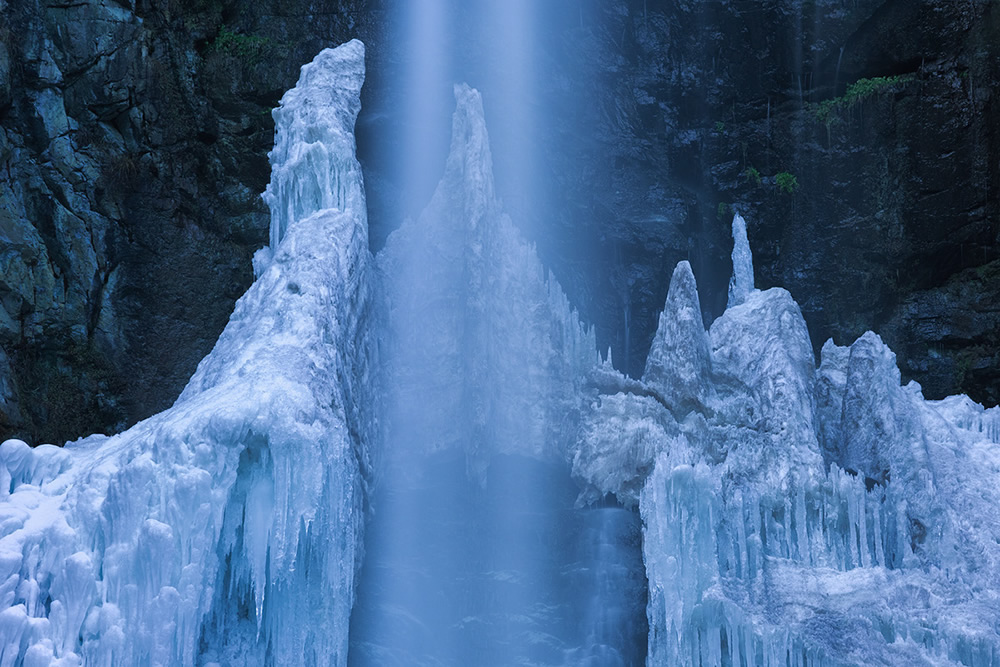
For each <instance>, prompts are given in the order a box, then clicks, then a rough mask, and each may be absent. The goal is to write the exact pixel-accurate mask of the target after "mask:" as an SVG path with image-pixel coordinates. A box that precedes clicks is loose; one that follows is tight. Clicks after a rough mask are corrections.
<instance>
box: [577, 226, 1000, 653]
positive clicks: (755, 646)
mask: <svg viewBox="0 0 1000 667" xmlns="http://www.w3.org/2000/svg"><path fill="white" fill-rule="evenodd" d="M733 235H734V251H733V267H734V275H733V280H732V282H731V283H730V307H729V308H728V309H727V310H726V312H725V313H724V314H723V315H722V316H721V317H720V318H719V319H717V320H716V321H715V322H714V323H713V324H712V326H711V328H710V330H709V331H708V332H706V331H705V330H704V329H703V328H702V327H701V318H700V315H699V310H698V307H697V292H696V290H695V288H694V279H693V276H692V275H691V272H690V268H689V267H688V266H687V263H686V262H682V263H681V264H680V265H678V267H677V269H676V270H675V271H674V275H673V280H672V281H671V285H670V292H669V294H668V296H667V302H666V307H665V309H664V313H663V315H662V316H661V318H660V328H659V331H658V332H657V334H656V337H655V339H654V342H653V348H652V349H651V350H650V355H649V361H648V363H647V367H646V373H645V375H644V376H643V378H642V380H641V381H633V380H626V379H625V378H619V380H618V382H617V385H616V383H615V382H612V381H610V380H608V379H605V381H604V384H605V385H606V386H610V387H611V390H609V391H607V393H606V394H605V395H602V396H601V397H600V399H599V400H598V401H597V402H596V403H594V404H593V407H592V410H591V412H590V414H589V415H587V416H585V418H584V422H583V424H584V425H583V428H582V430H581V438H580V442H579V446H578V449H577V452H576V455H575V459H574V472H575V473H576V475H577V476H578V478H580V479H581V480H583V481H584V482H585V483H586V484H587V485H589V486H590V487H591V488H592V489H593V490H594V491H593V492H592V493H597V494H600V493H608V492H612V493H616V494H618V495H619V497H620V498H621V499H622V501H623V502H625V503H635V502H638V504H639V508H640V514H641V516H642V520H643V524H644V539H643V555H644V560H645V564H646V573H647V576H648V579H649V608H648V614H649V624H650V633H649V654H648V663H647V664H649V665H691V666H696V665H733V666H736V665H742V666H745V667H750V666H768V667H773V666H776V665H780V666H782V667H791V666H806V665H870V664H891V665H970V666H972V665H996V664H998V663H1000V641H998V640H1000V637H998V632H997V622H998V620H1000V602H998V599H1000V598H998V595H997V588H996V583H995V582H996V581H997V576H998V575H1000V558H998V557H997V553H998V552H997V548H996V545H997V544H1000V541H998V540H1000V524H998V523H997V522H996V520H995V508H996V507H997V506H998V503H1000V490H998V486H997V485H996V483H995V480H996V479H997V475H998V473H1000V438H998V437H997V435H998V434H997V430H996V413H997V408H993V409H991V410H984V409H983V408H982V406H979V405H977V404H975V403H973V402H972V401H970V400H969V399H968V398H966V397H952V398H949V399H946V400H944V401H926V400H924V399H923V397H922V396H921V393H920V388H919V387H918V386H917V385H916V384H914V383H910V384H909V385H907V386H905V387H904V386H900V381H899V371H898V370H897V368H896V364H895V356H894V355H893V354H892V352H890V351H889V349H888V348H887V347H886V346H885V345H884V344H883V343H882V341H881V340H880V339H879V337H878V336H876V335H875V334H873V333H870V332H869V333H867V334H865V335H864V336H862V337H861V338H859V339H858V340H857V341H856V342H855V343H854V344H853V345H851V346H849V347H838V346H836V345H834V344H833V343H832V342H828V343H827V344H826V346H825V347H824V348H823V354H822V363H821V364H820V367H819V368H818V369H817V368H816V367H815V363H814V361H813V353H812V349H811V346H810V344H809V338H808V335H807V332H806V327H805V323H804V321H803V319H802V315H801V313H800V312H799V308H798V306H797V305H796V304H795V302H794V301H793V300H792V298H791V296H790V295H789V294H788V292H786V291H785V290H782V289H779V288H774V289H769V290H765V291H754V290H753V289H752V287H753V277H752V276H753V274H752V263H751V259H750V257H749V247H748V245H747V241H746V227H745V223H744V222H743V220H742V219H741V218H740V217H739V216H737V217H736V219H734V222H733ZM604 372H605V373H606V374H608V373H613V371H610V370H605V371H604ZM616 386H617V387H619V388H621V389H622V390H623V391H619V392H618V393H612V392H613V390H614V388H615V387H616Z"/></svg>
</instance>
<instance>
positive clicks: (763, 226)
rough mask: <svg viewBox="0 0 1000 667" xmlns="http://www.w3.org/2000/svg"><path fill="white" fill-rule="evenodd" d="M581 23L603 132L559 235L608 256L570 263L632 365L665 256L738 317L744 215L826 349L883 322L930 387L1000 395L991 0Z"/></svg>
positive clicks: (717, 309)
mask: <svg viewBox="0 0 1000 667" xmlns="http://www.w3.org/2000/svg"><path fill="white" fill-rule="evenodd" d="M574 30H576V34H577V35H578V37H577V38H576V39H572V40H569V39H566V40H562V41H561V42H558V44H559V46H558V47H555V48H556V49H558V51H559V53H560V54H563V56H564V57H563V58H559V60H560V61H563V60H565V61H569V60H571V59H572V58H576V59H577V61H578V62H586V63H587V66H588V67H593V68H595V69H596V71H597V74H596V75H595V74H593V73H591V74H590V75H589V76H588V77H582V76H581V77H578V78H575V79H574V78H572V77H569V81H570V84H569V90H570V91H571V92H575V94H577V95H578V99H587V100H588V103H587V104H585V105H581V106H580V110H579V111H577V112H576V113H577V114H578V115H581V114H582V115H583V116H584V117H585V120H586V122H587V126H588V127H590V128H593V137H591V139H590V142H589V143H582V144H580V148H579V151H580V152H582V153H583V155H582V156H581V155H579V154H572V155H571V154H565V155H561V156H559V157H557V161H558V168H557V169H556V171H558V173H560V174H561V175H562V176H561V177H562V178H563V180H564V181H566V182H572V181H574V180H575V181H577V182H581V183H586V185H585V186H582V187H580V186H576V187H574V186H569V187H568V188H566V190H567V193H568V195H567V200H568V201H574V202H575V205H571V206H568V207H567V209H566V210H567V211H568V213H567V214H566V215H564V216H562V217H561V218H560V220H562V225H563V227H562V228H561V231H560V233H561V234H564V235H573V234H576V235H580V234H589V233H590V230H591V229H598V230H599V232H598V233H599V234H600V235H601V237H602V238H603V240H604V245H605V246H606V247H607V248H608V249H609V250H608V251H606V253H605V254H604V255H600V254H598V255H597V256H589V257H588V256H585V255H584V253H582V252H581V253H577V254H576V255H573V254H572V253H564V255H563V258H560V259H558V260H553V262H554V263H557V262H561V263H562V264H563V265H565V266H566V267H567V270H559V268H557V269H556V272H557V274H558V275H560V276H561V278H562V281H563V284H564V285H567V290H568V292H569V293H570V297H571V298H576V297H577V296H579V295H581V294H582V295H583V297H582V298H581V299H580V300H578V301H577V303H578V304H579V305H580V306H581V308H583V311H584V314H585V315H590V316H592V317H593V318H594V319H595V321H596V322H597V323H598V333H599V338H600V337H601V335H603V336H607V337H608V338H605V340H609V339H610V340H609V342H610V343H611V344H612V346H613V347H614V349H615V358H616V360H619V361H620V362H621V364H622V366H623V367H625V368H626V369H627V370H628V371H629V372H630V373H631V374H632V375H633V376H636V377H637V376H638V375H639V374H640V373H641V370H642V361H643V359H644V358H645V351H646V349H647V346H648V345H649V341H650V339H651V337H652V334H653V330H654V328H655V315H656V309H657V308H658V306H659V304H660V303H661V301H662V299H663V295H664V294H665V293H666V287H667V281H668V278H669V274H668V272H667V271H666V270H664V269H662V268H661V267H664V266H672V265H673V264H674V263H676V262H677V261H679V260H683V259H687V260H688V261H690V263H691V265H692V268H693V270H694V273H695V276H696V277H697V279H698V283H699V286H700V288H701V294H702V306H703V308H704V310H705V319H706V322H710V321H711V320H712V319H714V317H717V316H718V315H719V314H720V313H721V311H722V309H723V307H724V306H725V283H724V282H723V281H724V280H725V279H726V278H727V277H728V276H729V273H730V272H729V266H728V256H729V250H730V248H731V246H730V245H729V240H728V223H729V220H730V219H731V217H732V215H731V209H735V210H737V211H739V212H742V213H743V214H744V215H745V217H746V218H747V221H748V224H749V226H750V228H751V229H750V231H751V233H750V237H751V239H753V248H752V249H753V252H754V256H755V260H756V262H755V269H756V279H757V280H756V282H757V285H758V286H759V287H761V288H768V287H771V286H775V285H781V286H783V287H786V288H787V289H788V290H789V291H790V292H791V293H792V295H793V296H794V297H795V299H796V300H797V301H798V302H799V303H800V304H801V306H802V311H803V315H804V316H805V318H806V322H807V323H808V325H809V329H810V332H811V334H812V336H813V338H812V343H813V346H814V349H815V350H816V351H817V352H818V349H819V346H820V345H821V344H822V343H823V341H825V340H826V339H827V338H829V337H831V336H833V337H834V338H835V340H836V341H837V342H839V343H841V344H843V343H847V342H849V341H851V340H854V339H855V338H856V337H857V336H859V335H860V334H861V333H862V332H863V331H865V330H866V329H873V330H875V331H877V332H880V333H882V335H883V337H884V338H885V341H886V343H887V344H888V345H889V346H890V347H892V348H893V349H895V350H896V351H897V353H898V354H899V362H900V366H901V370H902V372H903V376H904V378H912V379H916V380H918V381H919V382H920V383H921V384H923V386H924V389H925V391H926V392H927V393H928V395H930V396H937V397H940V396H943V395H945V394H947V393H954V392H958V391H966V392H969V393H970V394H971V395H972V396H973V397H974V398H977V399H978V400H981V401H984V402H986V403H994V402H996V401H997V400H998V398H1000V396H998V395H997V386H1000V385H998V383H997V375H996V371H995V370H994V369H995V368H996V367H997V361H998V359H997V342H998V341H997V338H996V331H997V330H998V319H997V312H996V308H995V306H994V305H992V304H995V303H996V302H997V301H996V297H997V289H998V288H997V280H996V278H995V277H996V272H997V266H998V264H997V259H998V256H1000V255H998V244H997V232H998V229H997V226H996V224H995V222H994V221H995V220H996V217H997V198H996V197H995V196H993V194H992V193H993V192H994V191H995V189H996V182H997V175H998V174H997V167H996V164H997V161H996V159H995V151H996V128H997V127H998V124H997V105H996V104H995V103H994V101H993V100H994V95H995V93H994V92H993V90H995V86H994V85H993V82H995V81H996V80H997V76H998V69H997V67H998V60H997V47H996V44H998V43H1000V42H998V40H997V30H998V14H997V9H996V7H995V6H994V4H993V3H989V2H981V1H974V2H966V3H953V2H947V1H942V0H920V1H918V2H904V1H901V0H900V1H892V0H889V1H886V0H862V1H860V2H851V3H844V2H841V1H840V0H817V1H815V2H803V1H800V0H774V1H769V2H761V3H753V7H752V8H749V7H748V6H746V5H744V4H743V3H738V2H719V3H698V2H675V3H653V2H638V1H635V2H631V3H624V2H623V3H606V4H601V5H600V8H599V7H598V6H597V5H596V4H595V5H593V6H588V8H587V9H585V11H583V13H582V14H581V18H580V24H579V26H577V27H575V28H574ZM595 79H596V80H597V81H598V83H597V84H596V85H595V83H594V81H595ZM561 122H562V123H563V124H564V125H569V126H572V124H571V123H566V122H565V120H564V119H562V120H561ZM596 165H601V166H600V167H597V166H596ZM581 245H582V243H581ZM543 248H544V245H543ZM543 255H544V253H543ZM595 264H596V265H599V266H601V267H602V268H601V269H600V270H599V271H594V270H593V268H592V267H593V266H594V265H595ZM588 271H589V273H588ZM588 275H592V276H593V277H588ZM626 323H627V324H628V325H629V326H627V327H626V326H625V325H626ZM626 331H627V332H628V338H627V342H626V335H625V332H626ZM623 348H624V349H623Z"/></svg>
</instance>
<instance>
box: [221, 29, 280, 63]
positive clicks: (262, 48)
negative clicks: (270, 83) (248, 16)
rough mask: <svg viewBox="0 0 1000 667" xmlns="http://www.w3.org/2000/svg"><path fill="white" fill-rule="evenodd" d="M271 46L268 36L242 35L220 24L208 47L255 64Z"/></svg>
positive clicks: (271, 42) (272, 44)
mask: <svg viewBox="0 0 1000 667" xmlns="http://www.w3.org/2000/svg"><path fill="white" fill-rule="evenodd" d="M272 46H274V41H273V40H271V39H270V38H268V37H260V36H259V35H244V34H242V33H238V32H233V31H232V30H230V29H229V28H227V27H226V26H222V27H221V28H219V34H218V35H216V37H215V41H214V42H212V46H211V47H210V49H211V50H212V51H215V52H217V53H221V54H224V55H228V56H231V57H233V58H236V59H238V60H240V61H242V62H243V63H245V64H247V65H256V64H257V63H259V62H261V61H262V60H263V59H264V57H265V56H266V55H267V53H268V51H269V50H270V48H271V47H272Z"/></svg>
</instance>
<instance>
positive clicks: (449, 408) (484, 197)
mask: <svg viewBox="0 0 1000 667" xmlns="http://www.w3.org/2000/svg"><path fill="white" fill-rule="evenodd" d="M455 100H456V110H455V115H454V119H453V127H452V140H451V151H450V153H449V156H448V161H447V164H446V166H445V173H444V177H443V179H442V181H441V183H440V185H439V186H438V187H437V189H436V191H435V193H434V196H433V198H432V199H431V202H430V204H429V205H428V206H427V208H426V209H425V210H424V211H423V213H422V214H421V215H420V217H419V218H418V219H417V220H413V221H407V222H406V223H404V224H403V226H402V227H401V228H400V229H398V230H397V231H395V232H394V233H393V234H392V235H391V236H390V237H389V239H388V241H387V243H386V247H385V248H384V249H383V250H382V252H381V253H379V256H378V264H379V269H380V272H381V276H382V280H383V282H384V284H385V286H386V294H387V303H388V312H389V326H388V331H387V332H386V338H387V340H388V353H387V359H388V360H387V364H388V368H389V375H388V377H389V380H388V382H387V386H388V387H389V388H390V391H391V398H390V400H391V403H390V406H389V426H390V428H393V427H394V426H398V428H395V430H394V431H393V433H392V434H391V436H390V438H389V441H388V444H387V449H388V452H387V456H389V457H392V456H393V455H394V452H397V451H406V452H408V453H411V454H412V453H413V452H414V451H416V450H419V451H420V452H424V453H429V452H433V451H440V450H444V449H450V448H454V447H458V448H461V449H463V450H465V451H466V452H467V454H468V457H469V463H470V468H477V467H479V468H481V467H482V465H484V462H485V460H486V459H487V458H488V457H489V456H491V455H493V454H498V453H506V454H522V455H526V456H531V457H534V458H538V459H544V460H550V461H551V460H562V459H563V457H564V455H565V452H566V450H567V447H568V444H569V441H571V439H572V437H573V434H574V429H573V424H574V422H573V421H572V419H570V417H571V416H572V413H574V412H578V407H577V402H578V400H579V384H580V382H581V381H582V379H583V377H584V375H585V373H586V371H587V370H589V369H590V368H591V367H592V366H593V365H594V364H596V363H597V360H598V356H597V352H596V343H595V338H594V333H593V330H592V329H591V330H588V329H586V328H585V327H584V326H583V325H582V324H581V323H580V320H579V317H578V316H577V313H576V311H575V310H573V309H572V308H571V307H570V304H569V301H568V300H567V298H566V296H565V295H564V294H563V291H562V289H561V288H560V287H559V285H558V284H557V283H556V281H555V280H554V279H553V278H552V276H551V275H550V274H549V273H548V271H546V269H545V268H544V267H543V266H542V263H541V262H540V261H539V259H538V256H537V255H536V253H535V249H534V248H533V247H532V246H531V245H529V244H528V243H527V242H526V241H525V240H524V239H523V238H522V237H521V235H520V232H519V231H518V230H517V228H516V227H515V226H514V224H513V223H512V222H511V220H510V218H509V217H508V216H507V215H506V214H505V213H503V211H502V210H501V207H500V204H499V202H498V200H497V198H496V195H495V193H494V189H493V165H492V158H491V156H490V147H489V138H488V135H487V132H486V123H485V120H484V116H483V107H482V100H481V98H480V95H479V92H478V91H476V90H474V89H472V88H469V87H468V86H465V85H459V86H456V87H455Z"/></svg>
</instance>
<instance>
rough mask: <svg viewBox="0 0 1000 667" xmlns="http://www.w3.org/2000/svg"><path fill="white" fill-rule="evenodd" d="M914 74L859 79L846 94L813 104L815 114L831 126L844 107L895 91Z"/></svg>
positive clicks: (910, 79)
mask: <svg viewBox="0 0 1000 667" xmlns="http://www.w3.org/2000/svg"><path fill="white" fill-rule="evenodd" d="M915 76H916V75H914V74H898V75H896V76H876V77H872V78H870V79H858V80H857V81H855V82H854V83H852V84H851V85H849V86H848V87H847V90H846V91H844V94H843V95H841V96H840V97H834V98H831V99H829V100H823V101H822V102H820V103H819V104H813V105H811V108H812V113H813V116H814V117H815V118H816V120H818V121H819V122H821V123H824V124H826V125H827V126H829V125H830V124H831V123H833V121H834V120H835V119H836V117H837V115H838V114H839V113H840V112H841V111H843V110H844V109H850V108H852V107H854V106H855V105H856V104H860V103H861V102H864V101H865V100H866V99H869V98H871V97H874V96H876V95H883V94H886V93H890V92H895V91H896V90H898V89H899V88H900V87H901V86H903V85H905V84H907V83H909V82H910V81H913V79H914V78H915Z"/></svg>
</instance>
